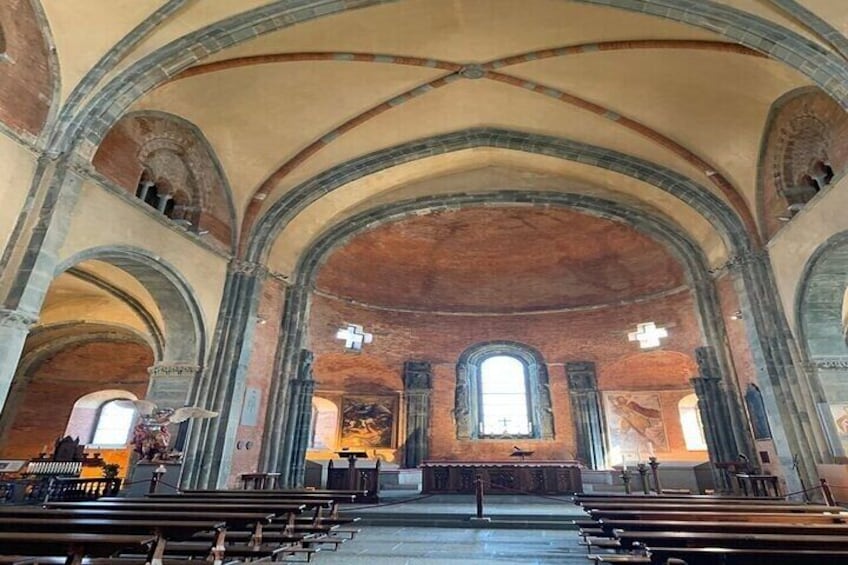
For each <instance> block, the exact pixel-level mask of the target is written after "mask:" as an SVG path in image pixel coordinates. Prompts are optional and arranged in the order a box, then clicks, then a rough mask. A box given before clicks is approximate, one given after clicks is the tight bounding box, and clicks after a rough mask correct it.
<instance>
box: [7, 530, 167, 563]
mask: <svg viewBox="0 0 848 565" xmlns="http://www.w3.org/2000/svg"><path fill="white" fill-rule="evenodd" d="M154 541H155V539H154V538H153V537H151V536H150V535H126V534H102V533H97V534H90V533H79V532H73V533H55V532H0V548H2V551H3V553H4V554H6V555H67V556H68V557H67V560H66V561H65V563H66V564H67V565H80V564H81V563H82V560H83V558H84V557H109V556H110V555H112V554H114V553H116V552H118V551H121V550H128V549H129V550H135V551H141V552H143V553H144V554H148V553H150V551H151V549H152V546H153V543H154Z"/></svg>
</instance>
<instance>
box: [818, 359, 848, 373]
mask: <svg viewBox="0 0 848 565" xmlns="http://www.w3.org/2000/svg"><path fill="white" fill-rule="evenodd" d="M810 366H811V367H812V368H814V369H840V370H841V369H848V358H845V357H820V358H818V359H813V360H812V361H811V363H810Z"/></svg>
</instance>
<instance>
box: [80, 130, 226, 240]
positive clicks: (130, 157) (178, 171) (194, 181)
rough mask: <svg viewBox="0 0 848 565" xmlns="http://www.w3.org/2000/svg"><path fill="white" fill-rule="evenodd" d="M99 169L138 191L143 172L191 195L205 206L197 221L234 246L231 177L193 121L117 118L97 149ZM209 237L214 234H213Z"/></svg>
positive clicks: (197, 227) (193, 201)
mask: <svg viewBox="0 0 848 565" xmlns="http://www.w3.org/2000/svg"><path fill="white" fill-rule="evenodd" d="M93 164H94V167H95V169H97V171H98V172H99V173H101V174H103V175H104V176H106V177H108V178H109V179H111V180H112V181H113V182H115V183H116V184H118V185H119V186H121V187H122V188H123V189H124V190H126V191H127V192H128V193H130V194H132V195H133V196H135V193H136V190H137V189H138V183H139V180H140V179H141V175H142V173H143V172H144V171H145V170H147V171H148V173H151V174H152V177H153V178H151V179H150V180H151V181H152V182H154V183H156V184H157V186H159V187H161V188H164V187H169V188H170V189H172V190H173V191H174V192H181V193H183V194H187V195H190V198H191V205H192V206H193V207H200V210H199V211H198V212H197V213H196V214H193V215H192V217H191V218H189V219H191V221H192V222H193V223H194V226H193V227H192V228H191V229H192V230H195V231H200V230H203V231H208V232H209V236H210V237H211V240H212V241H216V242H218V243H220V245H221V247H222V248H224V249H229V247H230V238H231V234H232V226H231V225H230V213H229V210H230V207H229V201H228V199H227V195H226V191H227V188H226V183H225V182H224V179H223V178H222V176H221V174H220V173H219V171H218V169H217V167H216V166H215V161H214V159H213V156H212V154H211V149H210V148H209V147H208V145H207V144H206V143H205V141H204V140H202V139H200V138H199V137H198V134H197V133H196V132H195V131H194V130H193V129H192V128H190V127H189V126H188V125H186V124H184V123H182V122H179V121H177V120H173V119H169V118H168V117H167V116H160V115H129V116H125V117H123V118H122V119H121V120H120V121H119V122H118V123H117V124H115V125H114V126H113V127H112V129H111V130H109V133H108V134H107V135H106V137H105V138H104V139H103V142H102V143H101V144H100V147H99V148H98V150H97V153H96V154H95V155H94V160H93ZM207 239H209V238H207Z"/></svg>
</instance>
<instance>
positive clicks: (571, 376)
mask: <svg viewBox="0 0 848 565" xmlns="http://www.w3.org/2000/svg"><path fill="white" fill-rule="evenodd" d="M565 374H566V378H567V379H568V390H569V396H570V397H571V414H572V417H573V418H574V424H575V428H576V430H577V453H576V457H577V459H578V460H580V461H582V462H583V463H584V464H586V465H587V466H588V467H590V468H592V469H603V468H605V467H606V456H607V435H606V422H605V420H604V413H603V409H602V408H601V398H600V393H599V392H598V384H597V378H596V376H595V364H594V363H592V362H591V361H574V362H570V363H566V364H565Z"/></svg>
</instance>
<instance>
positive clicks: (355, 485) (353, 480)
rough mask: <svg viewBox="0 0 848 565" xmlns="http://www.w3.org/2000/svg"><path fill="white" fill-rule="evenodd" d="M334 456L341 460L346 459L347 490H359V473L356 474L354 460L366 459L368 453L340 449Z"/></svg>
mask: <svg viewBox="0 0 848 565" xmlns="http://www.w3.org/2000/svg"><path fill="white" fill-rule="evenodd" d="M336 455H338V456H339V457H341V458H342V459H347V478H348V488H349V489H350V490H359V473H357V472H356V460H357V459H359V458H362V459H368V453H366V452H365V451H351V450H350V449H342V450H341V451H336Z"/></svg>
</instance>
